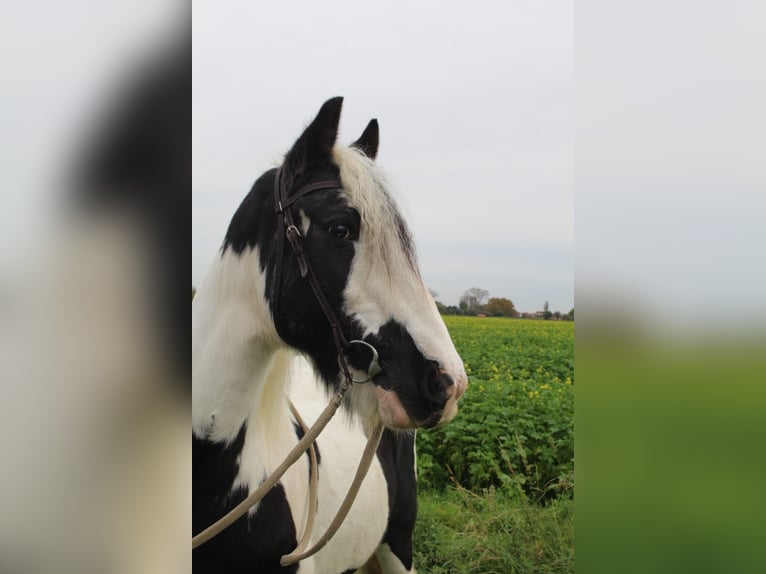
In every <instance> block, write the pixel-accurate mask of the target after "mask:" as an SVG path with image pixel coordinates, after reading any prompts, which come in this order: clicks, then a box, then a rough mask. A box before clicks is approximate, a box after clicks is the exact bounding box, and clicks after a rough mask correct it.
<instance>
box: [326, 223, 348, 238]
mask: <svg viewBox="0 0 766 574" xmlns="http://www.w3.org/2000/svg"><path fill="white" fill-rule="evenodd" d="M329 232H330V237H332V238H333V239H348V238H349V237H351V229H350V228H348V227H347V226H345V225H333V226H332V227H330V229H329Z"/></svg>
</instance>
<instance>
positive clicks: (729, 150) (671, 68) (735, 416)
mask: <svg viewBox="0 0 766 574" xmlns="http://www.w3.org/2000/svg"><path fill="white" fill-rule="evenodd" d="M765 16H766V14H765V13H764V5H763V4H762V3H756V2H751V1H743V2H734V3H730V4H721V3H710V2H701V3H700V2H687V1H672V2H655V1H652V0H650V1H649V2H643V3H639V4H624V3H609V2H602V1H597V0H585V1H583V2H578V3H577V5H576V8H575V32H576V33H575V38H576V44H575V62H576V65H575V69H576V76H577V83H576V86H577V87H576V116H577V128H576V138H575V141H576V143H575V149H576V154H577V159H576V174H577V175H576V181H575V189H576V196H575V198H576V201H575V206H576V208H575V218H576V221H575V233H576V249H577V268H576V281H575V284H576V299H577V307H578V313H577V325H576V338H575V340H576V351H575V357H576V360H575V364H576V370H577V389H576V403H575V461H576V473H577V489H578V490H577V495H576V542H575V565H576V571H577V572H582V573H585V574H591V573H601V572H604V573H610V574H612V573H615V572H619V573H621V574H624V573H633V572H636V573H648V572H651V573H653V574H656V573H673V574H676V573H685V572H689V573H695V574H700V573H707V572H711V573H712V572H720V573H734V572H737V573H739V572H764V571H766V555H764V553H763V550H762V546H763V539H764V534H766V532H765V530H766V528H765V527H764V520H763V516H764V513H765V512H766V497H764V496H763V485H764V477H766V457H765V456H764V447H763V445H764V444H766V424H764V423H765V421H766V387H765V386H764V381H766V377H765V376H764V373H766V322H765V321H764V320H765V319H766V299H765V298H764V296H763V294H764V293H766V266H765V265H764V256H763V246H764V245H766V226H764V225H763V222H764V221H766V203H764V198H766V171H765V170H764V163H763V159H764V157H766V124H764V118H765V117H766V68H764V67H763V66H762V65H760V63H759V56H756V54H762V53H764V52H765V51H766V46H764V36H763V34H762V33H761V26H760V24H759V23H760V22H763V19H764V17H765Z"/></svg>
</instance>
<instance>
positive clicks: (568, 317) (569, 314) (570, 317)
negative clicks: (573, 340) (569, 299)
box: [564, 307, 574, 321]
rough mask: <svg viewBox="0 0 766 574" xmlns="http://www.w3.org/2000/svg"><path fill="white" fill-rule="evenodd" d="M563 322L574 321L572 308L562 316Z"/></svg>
mask: <svg viewBox="0 0 766 574" xmlns="http://www.w3.org/2000/svg"><path fill="white" fill-rule="evenodd" d="M564 320H565V321H574V307H572V309H571V310H570V311H569V313H567V314H566V315H564Z"/></svg>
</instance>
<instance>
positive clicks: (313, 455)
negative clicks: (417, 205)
mask: <svg viewBox="0 0 766 574" xmlns="http://www.w3.org/2000/svg"><path fill="white" fill-rule="evenodd" d="M281 172H282V169H281V168H280V169H278V170H277V172H276V175H275V176H274V206H275V215H276V217H277V219H278V224H277V264H276V275H275V279H276V282H275V286H276V287H275V288H276V291H275V299H274V309H275V313H278V312H279V303H280V298H281V282H282V267H283V265H284V254H285V240H286V241H287V243H289V245H290V249H291V250H292V252H293V255H295V258H296V259H297V261H298V267H299V269H300V274H301V277H302V278H304V279H306V280H307V281H308V282H309V285H310V286H311V289H312V291H313V292H314V296H315V297H316V299H317V302H318V303H319V306H320V307H321V308H322V312H323V313H324V315H325V317H326V318H327V321H328V322H329V324H330V329H331V330H332V335H333V342H334V343H335V349H336V351H337V353H338V365H339V366H340V368H341V372H342V374H343V380H342V381H341V383H340V385H339V386H338V388H337V389H336V391H335V393H334V395H333V396H332V397H331V399H330V402H329V403H328V405H327V406H326V407H325V409H324V410H323V411H322V413H321V414H320V415H319V418H317V420H316V422H315V423H314V424H313V426H312V427H311V428H307V427H306V424H305V423H304V422H303V420H302V419H301V417H300V414H298V412H297V410H296V409H295V407H294V406H293V404H292V403H290V408H291V410H292V412H293V416H294V417H295V418H296V420H297V421H298V423H299V424H300V426H301V427H302V429H303V433H304V434H303V437H302V438H301V440H300V441H298V444H296V445H295V446H294V447H293V449H292V450H291V451H290V453H289V454H288V455H287V456H286V457H285V459H284V460H283V461H282V463H281V464H280V465H279V466H278V467H277V468H276V469H275V470H274V472H272V473H271V475H270V476H269V477H268V478H267V479H266V480H265V481H264V482H262V483H261V485H260V486H259V487H258V488H257V489H256V490H255V491H254V492H252V493H250V494H249V495H248V496H247V498H245V499H244V500H243V501H241V502H240V503H239V504H238V505H237V506H235V507H234V508H233V509H231V510H230V511H229V512H228V513H227V514H225V515H224V516H223V517H221V518H220V519H219V520H217V521H216V522H215V523H213V524H211V525H210V526H208V527H207V528H206V529H205V530H203V531H202V532H200V533H199V534H197V535H196V536H194V537H192V549H194V548H197V547H198V546H201V545H202V544H205V543H206V542H208V541H209V540H211V539H212V538H214V537H215V536H217V535H218V534H220V533H221V532H223V531H224V530H225V529H226V528H228V527H229V526H231V525H232V524H233V523H234V522H235V521H236V520H238V519H239V518H241V517H242V516H243V515H244V514H245V513H246V512H248V511H249V510H250V509H251V508H252V507H253V506H255V505H256V504H257V503H258V502H259V501H260V500H261V499H262V498H263V497H264V496H266V494H267V493H268V492H269V491H270V490H271V489H272V488H273V487H274V486H275V485H276V484H277V482H278V481H279V479H280V478H282V476H283V475H284V473H285V472H287V470H288V469H289V468H290V467H291V466H292V465H293V464H294V463H295V462H296V461H297V460H298V459H299V458H300V457H301V456H302V455H303V454H304V453H305V452H306V451H307V450H309V449H310V450H309V457H310V464H309V469H310V478H309V508H308V513H307V517H306V527H305V529H304V532H303V535H302V536H301V540H300V542H299V543H298V546H297V547H296V548H295V550H294V551H293V552H291V553H290V554H286V555H284V556H282V557H281V558H280V564H281V565H282V566H287V565H290V564H294V563H296V562H299V561H300V560H303V559H304V558H308V557H309V556H312V555H313V554H316V553H317V552H318V551H319V550H321V549H322V548H323V547H324V545H325V544H327V542H329V540H330V539H331V538H332V536H333V535H334V534H335V532H336V531H337V530H338V528H340V525H341V524H342V523H343V520H344V519H345V517H346V515H347V514H348V511H349V510H350V509H351V505H352V504H353V502H354V499H355V498H356V495H357V493H358V492H359V488H360V487H361V484H362V481H363V480H364V477H365V476H366V474H367V471H368V470H369V468H370V464H371V463H372V459H373V457H374V456H375V451H376V450H377V447H378V444H379V443H380V438H381V436H382V434H383V425H382V424H381V423H378V424H377V425H376V426H375V428H374V429H373V431H372V432H371V433H370V437H369V438H368V441H367V445H366V446H365V449H364V453H363V455H362V458H361V460H360V461H359V465H358V466H357V469H356V473H355V474H354V478H353V481H352V482H351V486H350V487H349V490H348V492H347V493H346V496H345V498H344V499H343V502H342V503H341V505H340V507H339V508H338V511H337V512H336V514H335V517H334V518H333V520H332V522H331V523H330V526H329V527H328V528H327V531H326V532H325V533H324V534H323V535H322V536H321V537H320V539H319V540H318V541H317V542H316V543H315V544H314V546H312V547H311V548H310V549H309V550H305V547H306V545H307V544H308V541H309V538H310V536H311V531H312V528H313V524H314V516H315V514H316V505H317V481H318V475H317V472H318V466H317V460H318V458H317V451H316V439H317V437H318V436H319V434H320V433H321V432H322V430H323V429H324V427H325V426H327V424H328V423H329V422H330V419H331V418H332V417H333V415H334V414H335V412H336V411H337V410H338V407H339V406H340V405H341V403H342V402H343V397H344V395H345V394H346V391H348V389H349V388H350V387H351V385H352V384H353V383H367V382H370V381H372V379H373V377H374V376H375V375H377V374H378V373H380V372H382V371H381V368H380V364H379V359H378V352H377V350H376V349H375V347H373V346H372V345H370V344H369V343H368V342H366V341H362V340H360V339H354V340H351V341H348V340H347V339H346V337H345V336H344V335H343V330H342V329H341V325H340V321H338V317H337V315H336V314H335V312H334V311H333V309H332V307H331V306H330V303H329V301H328V300H327V297H326V296H325V294H324V292H323V291H322V287H321V285H320V284H319V280H318V279H317V276H316V274H315V273H314V268H313V267H312V266H311V262H310V261H309V259H308V257H307V256H306V252H305V250H304V249H303V236H302V234H301V232H300V229H298V227H297V226H296V225H295V219H294V218H293V213H292V209H291V208H292V206H293V204H295V202H296V201H298V200H299V199H301V198H303V197H305V196H306V195H308V194H310V193H313V192H316V191H320V190H327V189H341V188H342V186H341V183H340V181H339V180H337V179H332V180H324V181H319V182H315V183H310V184H307V185H305V186H303V187H301V188H300V189H299V190H298V191H297V192H295V193H293V194H292V195H290V196H289V197H288V193H287V189H286V187H285V186H283V185H282V181H281V179H282V178H281ZM353 345H360V346H363V347H365V348H367V349H369V350H370V351H371V353H372V360H371V361H370V364H369V366H368V368H367V378H365V379H355V378H354V377H353V376H352V374H351V371H350V369H349V365H348V360H347V359H346V352H347V351H348V350H349V349H351V348H352V346H353Z"/></svg>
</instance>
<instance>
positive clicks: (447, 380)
mask: <svg viewBox="0 0 766 574" xmlns="http://www.w3.org/2000/svg"><path fill="white" fill-rule="evenodd" d="M441 380H442V384H443V385H444V387H445V388H449V387H452V386H454V384H455V379H453V378H452V376H451V375H449V374H447V373H441Z"/></svg>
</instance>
